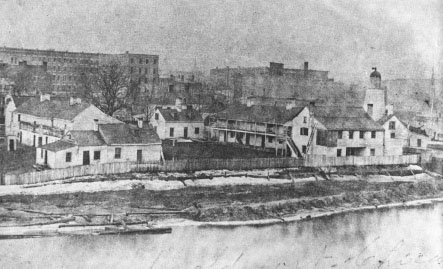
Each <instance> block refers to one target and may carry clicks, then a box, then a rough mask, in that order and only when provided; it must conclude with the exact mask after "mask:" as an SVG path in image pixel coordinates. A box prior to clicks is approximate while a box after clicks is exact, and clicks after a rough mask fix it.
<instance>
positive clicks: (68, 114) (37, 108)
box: [5, 95, 121, 147]
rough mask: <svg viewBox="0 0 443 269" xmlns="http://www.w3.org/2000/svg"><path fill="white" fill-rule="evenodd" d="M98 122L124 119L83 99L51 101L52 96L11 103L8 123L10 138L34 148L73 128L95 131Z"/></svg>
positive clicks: (55, 138) (56, 138) (53, 140)
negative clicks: (15, 105)
mask: <svg viewBox="0 0 443 269" xmlns="http://www.w3.org/2000/svg"><path fill="white" fill-rule="evenodd" d="M9 110H10V111H9ZM97 123H99V124H105V123H121V122H120V121H119V120H117V119H115V118H113V117H111V116H108V115H107V114H105V113H103V112H102V111H101V110H99V109H98V108H97V107H95V106H94V105H92V104H89V103H87V102H82V101H81V99H79V98H76V99H75V98H70V99H67V98H65V99H57V100H51V99H50V96H49V95H46V96H43V95H41V96H40V98H30V99H28V100H26V101H25V102H23V103H22V104H21V105H19V106H17V108H16V109H14V107H12V106H11V108H8V114H7V117H6V122H5V124H6V129H7V133H8V135H9V136H10V137H12V138H15V139H16V140H17V141H18V142H19V143H22V144H25V145H28V146H34V147H36V146H41V145H44V144H48V143H52V142H55V141H57V140H60V139H61V138H62V137H63V135H64V134H65V133H67V132H68V131H71V130H93V129H94V126H95V125H96V124H97Z"/></svg>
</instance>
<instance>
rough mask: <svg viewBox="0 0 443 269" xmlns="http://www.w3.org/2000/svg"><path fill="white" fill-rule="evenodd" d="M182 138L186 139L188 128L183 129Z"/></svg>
mask: <svg viewBox="0 0 443 269" xmlns="http://www.w3.org/2000/svg"><path fill="white" fill-rule="evenodd" d="M183 137H184V138H188V127H185V128H184V129H183Z"/></svg>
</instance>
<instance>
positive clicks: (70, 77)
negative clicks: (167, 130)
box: [0, 47, 159, 93]
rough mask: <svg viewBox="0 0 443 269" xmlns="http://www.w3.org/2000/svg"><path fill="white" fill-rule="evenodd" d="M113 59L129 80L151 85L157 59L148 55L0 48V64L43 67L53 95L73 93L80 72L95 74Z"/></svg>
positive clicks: (154, 76)
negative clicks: (123, 68) (121, 67)
mask: <svg viewBox="0 0 443 269" xmlns="http://www.w3.org/2000/svg"><path fill="white" fill-rule="evenodd" d="M112 59H116V60H118V61H120V62H121V64H122V65H123V66H124V67H126V68H127V72H128V73H129V74H131V76H133V77H135V79H138V80H139V82H140V83H143V84H146V85H151V84H153V83H156V81H157V79H158V60H159V56H158V55H149V54H133V53H129V52H126V53H122V54H102V53H87V52H70V51H56V50H53V49H49V50H38V49H22V48H8V47H0V61H1V62H3V63H5V64H8V65H12V66H18V65H33V66H43V67H45V69H46V71H47V72H48V73H49V74H51V75H52V78H53V79H52V86H53V89H52V90H53V91H55V92H59V93H62V92H63V93H69V92H74V91H75V90H76V89H77V87H78V77H79V75H80V72H79V71H80V70H83V71H84V70H86V71H95V70H97V68H98V67H99V66H100V65H102V64H106V63H107V62H109V60H112Z"/></svg>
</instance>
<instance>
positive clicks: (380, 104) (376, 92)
mask: <svg viewBox="0 0 443 269" xmlns="http://www.w3.org/2000/svg"><path fill="white" fill-rule="evenodd" d="M372 69H373V71H372V73H371V74H370V75H369V81H370V85H368V87H367V88H366V92H365V101H364V105H363V106H364V109H365V111H366V112H367V113H368V114H369V116H371V117H372V119H373V120H375V121H377V120H379V119H381V118H382V117H383V116H384V115H385V114H386V101H387V100H386V98H387V96H386V87H383V86H382V84H381V74H380V72H378V71H377V68H376V67H373V68H372Z"/></svg>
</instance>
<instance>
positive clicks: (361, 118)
mask: <svg viewBox="0 0 443 269" xmlns="http://www.w3.org/2000/svg"><path fill="white" fill-rule="evenodd" d="M310 109H311V111H312V112H313V115H314V118H315V119H316V120H318V121H319V122H321V123H322V124H323V125H324V126H325V127H326V129H328V130H360V131H383V130H384V129H383V126H381V125H380V124H379V123H377V122H375V121H374V120H373V119H372V118H371V117H370V116H369V115H368V114H367V113H366V112H365V111H364V109H363V108H361V107H347V106H314V107H311V108H310Z"/></svg>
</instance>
